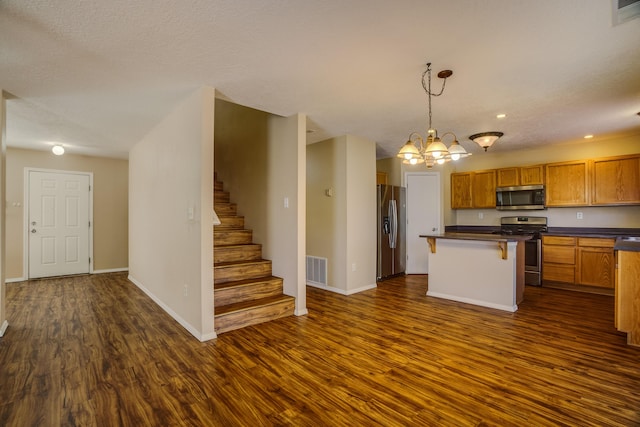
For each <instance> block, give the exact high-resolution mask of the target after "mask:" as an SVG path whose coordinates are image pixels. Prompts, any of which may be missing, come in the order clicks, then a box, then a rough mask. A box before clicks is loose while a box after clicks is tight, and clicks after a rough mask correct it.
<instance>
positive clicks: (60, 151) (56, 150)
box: [51, 144, 64, 156]
mask: <svg viewBox="0 0 640 427" xmlns="http://www.w3.org/2000/svg"><path fill="white" fill-rule="evenodd" d="M51 152H52V153H53V154H55V155H56V156H62V155H63V154H64V147H63V146H62V145H60V144H56V145H54V146H53V147H51Z"/></svg>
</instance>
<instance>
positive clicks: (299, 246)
mask: <svg viewBox="0 0 640 427" xmlns="http://www.w3.org/2000/svg"><path fill="white" fill-rule="evenodd" d="M305 123H306V122H305V116H304V115H301V114H296V115H293V116H291V117H280V116H276V115H273V114H269V113H266V112H264V111H259V110H254V109H252V108H248V107H244V106H241V105H237V104H234V103H231V102H227V101H223V100H220V99H217V100H216V115H215V171H216V173H217V175H218V180H220V181H222V182H223V183H224V189H225V191H228V192H230V194H231V201H232V202H233V203H236V204H237V206H238V214H239V215H242V216H244V218H245V226H246V227H247V228H250V229H252V230H253V241H254V242H256V243H260V244H262V254H263V257H264V258H266V259H270V260H271V261H272V263H273V274H274V275H276V276H279V277H282V278H283V279H284V292H285V293H286V294H288V295H291V296H294V297H295V298H296V314H297V315H302V314H305V313H306V312H307V308H306V288H305V270H304V269H305V263H304V252H305V251H304V242H305V239H306V237H305V220H306V218H305V210H306V205H305V194H306V184H305V183H306V172H305V169H306V163H305V160H304V159H305V155H306V152H305V143H306V124H305ZM285 199H286V200H287V206H286V207H285Z"/></svg>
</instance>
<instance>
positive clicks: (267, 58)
mask: <svg viewBox="0 0 640 427" xmlns="http://www.w3.org/2000/svg"><path fill="white" fill-rule="evenodd" d="M612 10H613V8H612V3H611V1H610V0H535V1H532V0H447V1H442V0H398V1H389V0H350V1H343V0H324V1H316V0H271V1H268V0H263V1H259V0H253V1H248V0H228V1H212V0H191V1H182V2H177V1H175V0H136V1H131V0H111V1H102V0H75V1H74V0H60V1H51V0H2V1H0V88H2V89H4V90H5V91H7V92H9V94H10V96H11V97H10V99H9V101H8V103H7V141H8V145H9V146H15V147H25V148H33V149H48V148H49V147H50V146H51V145H52V144H54V143H62V144H64V145H65V146H66V147H67V150H68V151H69V152H77V153H84V154H94V155H103V156H113V157H126V156H127V152H128V150H129V149H130V148H131V147H132V145H133V144H135V143H136V142H137V141H138V140H140V138H141V137H142V136H144V135H145V134H146V133H147V132H148V131H149V130H150V129H151V128H152V127H153V126H154V125H155V124H156V123H157V122H158V121H159V120H160V119H161V118H162V117H163V116H164V115H165V114H167V113H168V112H169V111H170V110H171V109H172V107H173V106H174V105H175V104H176V102H177V101H178V100H180V99H181V98H182V97H184V96H185V95H186V94H187V93H189V92H190V91H192V90H194V89H195V88H196V87H199V86H202V85H207V86H212V87H215V88H216V89H217V91H218V93H219V97H221V98H224V99H227V100H230V101H232V102H235V103H238V104H241V105H245V106H249V107H253V108H256V109H259V110H263V111H267V112H270V113H274V114H278V115H283V116H287V115H291V114H294V113H297V112H301V113H306V114H307V115H308V118H309V124H308V126H309V128H310V129H311V130H313V132H312V133H309V134H308V138H309V142H317V141H319V140H322V139H325V138H327V137H331V136H339V135H344V134H352V135H357V136H362V137H365V138H368V139H370V140H373V141H376V143H377V144H378V157H388V156H391V155H394V154H395V152H397V150H398V149H399V148H400V146H401V145H402V144H403V142H404V141H406V139H407V137H408V136H409V133H410V132H411V131H419V132H421V133H423V134H424V132H425V130H426V127H427V122H426V116H427V96H426V94H425V93H424V91H423V89H422V85H421V83H420V76H421V74H422V72H423V71H424V69H425V64H426V62H431V63H432V64H433V65H432V68H433V71H434V73H433V86H434V89H437V88H439V85H440V82H441V80H439V79H437V78H436V77H435V75H436V74H437V73H438V71H440V70H443V69H451V70H453V76H452V77H451V78H450V79H448V80H447V84H446V89H445V92H444V94H443V95H442V96H441V97H438V98H433V124H434V127H436V128H437V129H438V130H439V131H440V133H443V132H444V131H447V130H449V131H453V132H455V133H456V134H457V136H458V138H459V140H460V142H461V143H462V144H463V146H465V148H466V149H467V150H468V151H471V152H474V153H479V152H480V151H481V149H480V148H479V147H478V146H477V145H476V144H475V143H473V142H471V141H469V140H468V136H469V135H470V134H473V133H477V132H484V131H492V130H495V131H502V132H504V136H503V137H502V138H501V139H500V140H499V141H498V142H497V143H496V144H495V145H494V147H492V148H491V149H490V150H491V151H496V152H499V151H502V150H512V149H523V148H526V147H531V146H534V145H537V144H555V143H563V142H574V141H578V140H581V139H582V137H583V136H584V135H585V134H594V135H595V138H601V139H606V138H608V137H611V136H618V135H640V116H638V115H637V113H638V112H640V19H634V20H630V21H627V22H625V23H622V24H619V25H613V18H612ZM501 112H504V113H506V114H507V115H508V116H507V118H506V119H502V120H498V119H496V114H497V113H501ZM639 146H640V139H639Z"/></svg>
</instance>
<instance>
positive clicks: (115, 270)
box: [91, 267, 129, 274]
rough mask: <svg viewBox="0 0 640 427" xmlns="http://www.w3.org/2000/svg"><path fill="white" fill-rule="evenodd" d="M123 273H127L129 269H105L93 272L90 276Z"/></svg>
mask: <svg viewBox="0 0 640 427" xmlns="http://www.w3.org/2000/svg"><path fill="white" fill-rule="evenodd" d="M123 271H129V267H124V268H107V269H104V270H93V273H91V274H104V273H121V272H123Z"/></svg>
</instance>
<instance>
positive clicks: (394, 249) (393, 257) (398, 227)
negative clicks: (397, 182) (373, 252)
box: [376, 185, 407, 280]
mask: <svg viewBox="0 0 640 427" xmlns="http://www.w3.org/2000/svg"><path fill="white" fill-rule="evenodd" d="M377 189H378V272H377V275H376V277H377V278H378V280H381V279H384V278H387V277H391V276H395V275H397V274H402V273H404V271H405V267H406V261H407V257H406V243H405V234H406V222H407V214H406V207H407V196H406V189H405V188H404V187H396V186H392V185H378V188H377Z"/></svg>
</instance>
